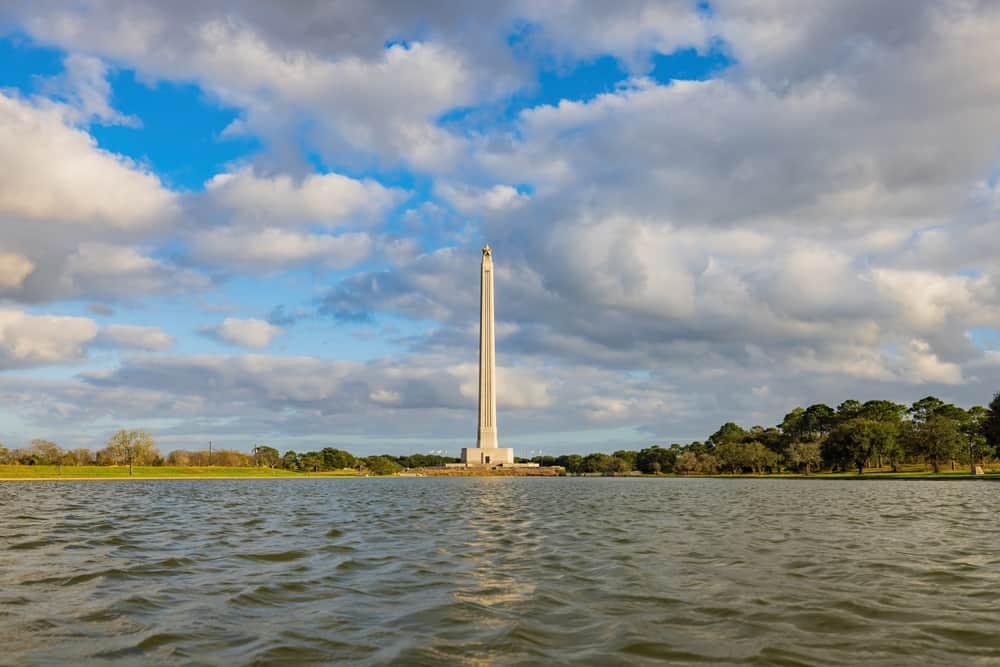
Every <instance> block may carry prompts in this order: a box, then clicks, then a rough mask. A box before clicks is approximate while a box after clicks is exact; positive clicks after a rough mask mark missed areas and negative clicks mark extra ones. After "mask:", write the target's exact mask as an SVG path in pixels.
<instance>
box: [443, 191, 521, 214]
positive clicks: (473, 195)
mask: <svg viewBox="0 0 1000 667" xmlns="http://www.w3.org/2000/svg"><path fill="white" fill-rule="evenodd" d="M436 189H437V191H438V193H439V194H440V195H441V196H442V197H444V198H445V199H447V200H448V202H449V203H450V204H451V205H452V206H454V207H455V208H456V209H458V210H459V211H461V212H462V213H473V214H475V213H478V214H483V213H490V212H495V211H503V210H507V209H513V208H517V207H518V206H520V205H521V204H523V203H524V202H525V201H527V200H528V198H529V197H528V196H527V195H525V194H522V193H520V192H518V191H517V188H513V187H511V186H509V185H494V186H493V187H492V188H476V187H473V186H469V185H463V184H460V183H439V184H438V185H437V188H436Z"/></svg>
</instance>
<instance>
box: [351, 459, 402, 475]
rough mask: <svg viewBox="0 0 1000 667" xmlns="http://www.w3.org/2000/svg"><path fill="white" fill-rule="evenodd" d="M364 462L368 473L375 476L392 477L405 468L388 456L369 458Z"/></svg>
mask: <svg viewBox="0 0 1000 667" xmlns="http://www.w3.org/2000/svg"><path fill="white" fill-rule="evenodd" d="M352 458H353V457H352ZM363 462H364V465H365V467H366V468H367V469H368V472H370V473H371V474H373V475H392V474H395V473H397V472H399V471H400V470H402V468H403V467H402V466H401V465H399V464H398V463H396V462H395V461H394V460H393V459H391V458H390V457H388V456H369V457H367V458H365V459H363Z"/></svg>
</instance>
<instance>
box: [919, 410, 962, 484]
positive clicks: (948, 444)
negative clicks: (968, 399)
mask: <svg viewBox="0 0 1000 667" xmlns="http://www.w3.org/2000/svg"><path fill="white" fill-rule="evenodd" d="M912 438H913V441H912V444H913V448H914V450H915V451H916V452H917V453H919V454H920V455H922V456H923V457H924V458H925V459H927V460H928V461H930V462H931V465H932V466H933V468H934V472H941V461H946V460H948V459H952V458H954V457H955V454H956V453H957V452H958V451H959V448H960V447H961V446H962V433H961V431H960V430H959V425H958V424H957V423H956V422H955V420H953V419H949V418H947V417H945V416H942V415H935V414H931V415H930V416H929V417H927V419H926V420H925V421H923V422H920V423H917V424H915V426H914V428H913V430H912Z"/></svg>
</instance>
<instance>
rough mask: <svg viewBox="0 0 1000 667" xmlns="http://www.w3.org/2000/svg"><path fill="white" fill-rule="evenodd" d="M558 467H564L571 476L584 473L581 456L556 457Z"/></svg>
mask: <svg viewBox="0 0 1000 667" xmlns="http://www.w3.org/2000/svg"><path fill="white" fill-rule="evenodd" d="M556 465H557V466H562V467H563V468H565V469H566V472H568V473H570V474H571V475H578V474H580V473H581V472H583V457H582V456H580V455H579V454H563V455H562V456H557V457H556Z"/></svg>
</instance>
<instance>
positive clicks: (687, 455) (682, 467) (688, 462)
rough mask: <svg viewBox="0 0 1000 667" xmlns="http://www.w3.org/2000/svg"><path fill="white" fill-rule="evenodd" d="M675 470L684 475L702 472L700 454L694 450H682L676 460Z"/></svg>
mask: <svg viewBox="0 0 1000 667" xmlns="http://www.w3.org/2000/svg"><path fill="white" fill-rule="evenodd" d="M674 470H675V471H676V472H678V473H680V474H682V475H688V474H691V473H697V472H701V466H700V465H699V461H698V455H697V454H695V453H694V452H691V451H687V452H682V453H681V454H680V456H678V457H677V459H676V460H675V461H674Z"/></svg>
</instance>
